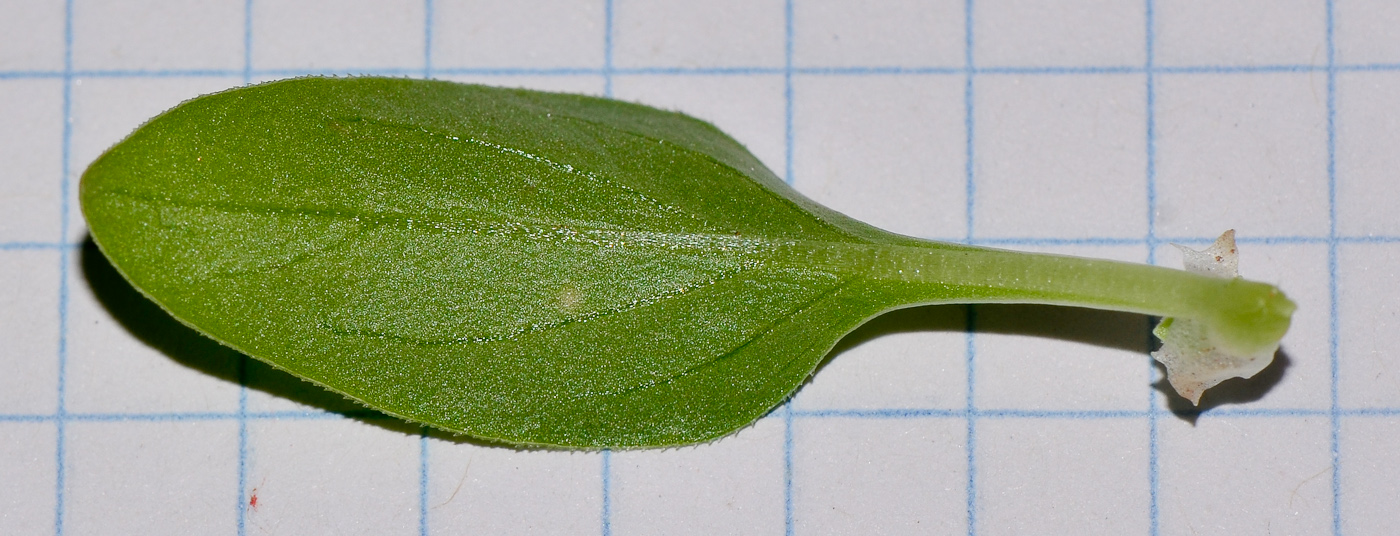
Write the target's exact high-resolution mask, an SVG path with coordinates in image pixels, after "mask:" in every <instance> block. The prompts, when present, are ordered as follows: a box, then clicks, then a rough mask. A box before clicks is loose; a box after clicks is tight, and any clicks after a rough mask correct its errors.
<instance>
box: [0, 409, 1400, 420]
mask: <svg viewBox="0 0 1400 536" xmlns="http://www.w3.org/2000/svg"><path fill="white" fill-rule="evenodd" d="M774 411H775V413H773V414H770V415H769V417H773V418H785V416H784V415H783V413H782V412H783V411H785V410H782V409H777V410H774ZM1151 413H1152V414H1156V415H1157V416H1159V417H1171V416H1177V417H1188V416H1189V417H1195V418H1197V419H1216V418H1219V419H1240V418H1250V419H1254V418H1259V419H1283V418H1298V417H1329V416H1331V415H1332V413H1333V412H1332V410H1331V409H1330V407H1329V408H1313V409H1309V408H1249V407H1215V408H1211V409H1207V410H1199V411H1183V412H1176V411H1172V410H1167V409H1154V410H1153V411H1152V412H1151ZM968 414H969V413H968V411H967V410H966V409H952V408H879V409H858V408H851V409H840V408H837V409H810V410H792V418H793V419H794V420H796V419H827V418H831V419H963V418H967V416H968ZM972 414H973V415H975V416H976V417H977V418H979V419H982V418H988V419H998V418H1018V419H1056V420H1066V419H1068V420H1096V419H1120V418H1129V417H1136V418H1144V417H1147V416H1148V415H1149V412H1147V411H1143V410H1112V409H1104V410H1074V409H1065V410H1026V409H1011V408H1003V409H977V410H976V411H975V412H973V413H972ZM1336 414H1337V415H1338V416H1341V417H1348V418H1349V417H1395V416H1400V407H1374V408H1351V409H1348V408H1338V409H1337V410H1336ZM239 418H240V415H239V413H238V412H237V411H222V412H221V411H190V412H178V411H177V412H147V413H137V412H132V413H101V412H92V413H73V412H69V413H65V414H64V415H63V416H61V417H60V416H58V415H57V414H51V413H10V414H0V422H57V421H59V420H62V421H65V422H196V421H221V420H223V421H226V420H237V419H239ZM242 418H246V419H248V420H250V421H261V420H273V421H276V420H307V421H319V420H343V419H355V420H368V421H399V420H400V419H398V418H397V417H391V416H389V415H385V414H382V413H378V412H375V411H373V410H359V411H354V412H344V413H341V412H333V411H296V410H290V411H250V412H247V413H246V414H244V415H242Z"/></svg>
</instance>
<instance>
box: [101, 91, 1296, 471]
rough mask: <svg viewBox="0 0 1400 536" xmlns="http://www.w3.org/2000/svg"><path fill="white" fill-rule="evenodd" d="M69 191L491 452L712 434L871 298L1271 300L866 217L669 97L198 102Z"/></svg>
mask: <svg viewBox="0 0 1400 536" xmlns="http://www.w3.org/2000/svg"><path fill="white" fill-rule="evenodd" d="M80 196H81V202H82V207H83V211H84V214H85V215H86V216H87V219H88V224H89V227H90V229H91V233H92V236H93V239H94V240H95V241H96V242H97V244H98V245H99V246H100V247H101V249H102V251H103V252H104V253H105V254H106V255H107V256H108V257H109V258H110V259H111V261H112V263H113V265H114V266H115V267H116V268H117V270H119V271H120V272H121V273H122V274H123V275H124V276H125V277H126V278H127V279H128V280H130V281H131V283H132V284H133V285H134V286H135V287H136V288H137V289H139V290H140V291H141V292H143V293H144V294H146V295H147V296H148V297H150V298H151V299H152V300H154V301H155V302H156V303H158V304H160V305H161V306H162V307H163V308H165V309H166V310H167V311H169V312H170V314H171V315H173V316H174V317H175V318H177V319H179V320H180V321H182V322H184V323H186V324H188V325H190V326H191V327H193V328H195V329H197V330H199V331H201V332H203V333H204V334H206V335H208V336H210V337H212V338H214V339H215V340H218V341H219V342H221V343H223V344H226V345H228V346H230V347H232V348H234V349H236V350H238V351H241V352H244V353H246V354H247V355H249V356H252V357H254V358H257V359H260V360H263V361H266V362H268V363H270V364H272V365H273V366H276V367H278V368H281V369H284V370H287V371H289V372H291V373H292V374H295V375H297V376H299V377H302V378H304V379H307V380H310V381H312V382H315V383H318V384H321V385H323V386H325V387H326V388H329V389H331V390H334V391H337V392H339V393H342V394H344V395H346V396H348V397H350V398H353V399H355V400H358V401H360V402H363V403H364V404H366V405H368V406H370V407H373V408H375V409H378V410H381V411H384V412H386V413H389V414H392V415H396V416H399V417H402V418H405V419H409V420H413V421H417V422H422V423H426V424H429V425H432V426H436V427H439V428H443V429H446V430H451V431H456V432H460V433H464V434H468V435H471V436H475V437H478V438H485V439H491V440H498V441H503V442H507V443H512V444H521V445H548V446H563V447H584V448H596V447H643V446H666V445H680V444H688V443H694V442H700V441H706V440H710V439H714V438H717V437H721V436H724V435H726V434H728V433H731V432H733V431H734V430H736V429H738V428H741V427H743V426H745V425H747V424H748V423H750V422H752V421H753V420H755V419H757V418H758V417H760V416H762V415H763V414H765V413H766V412H768V411H769V410H771V409H772V408H773V407H775V406H776V405H778V404H780V403H782V402H783V401H784V400H785V399H786V398H787V397H789V396H790V395H791V394H792V393H793V391H794V390H795V389H796V388H797V387H798V386H799V385H800V384H801V383H802V381H803V380H804V379H806V378H807V376H808V375H810V374H811V373H812V371H813V370H814V368H815V367H816V365H817V363H818V362H819V361H820V360H821V359H822V358H823V356H824V355H825V354H826V353H827V352H828V351H829V350H830V349H831V348H832V346H833V345H834V344H835V343H836V341H837V340H838V339H840V338H841V337H842V336H843V335H844V334H845V333H847V332H849V331H850V330H852V329H854V328H855V327H856V326H858V325H860V324H861V323H863V322H864V321H866V320H867V319H869V318H871V317H873V316H875V315H878V314H880V313H882V312H884V311H888V310H891V309H894V308H898V307H905V306H911V305H919V304H929V303H970V302H1021V303H1068V304H1076V305H1087V306H1094V307H1102V308H1110V309H1117V310H1125V311H1135V312H1142V313H1150V314H1161V315H1171V316H1178V317H1200V318H1202V319H1203V320H1202V322H1203V323H1204V326H1205V327H1204V328H1203V329H1205V330H1207V331H1210V330H1212V329H1217V328H1218V329H1217V331H1219V335H1220V338H1221V339H1222V340H1226V341H1227V345H1228V344H1237V345H1239V346H1242V347H1249V348H1248V349H1250V350H1253V351H1258V350H1259V349H1260V348H1259V347H1260V345H1262V346H1264V347H1267V346H1268V345H1269V344H1273V345H1274V346H1275V347H1276V346H1277V341H1278V338H1279V337H1281V336H1282V335H1283V331H1286V330H1287V326H1288V316H1289V314H1291V312H1292V303H1291V302H1288V301H1287V298H1284V297H1283V296H1282V294H1281V293H1279V292H1278V291H1277V289H1275V288H1273V287H1271V286H1268V285H1264V284H1260V283H1252V282H1246V281H1243V280H1232V281H1225V280H1220V279H1215V278H1209V277H1203V276H1197V275H1192V274H1187V273H1184V272H1180V271H1175V270H1166V269H1161V268H1154V267H1149V266H1138V265H1128V264H1122V263H1114V262H1108V261H1094V260H1088V259H1076V258H1070V257H1057V256H1050V255H1029V254H1021V253H1012V252H1005V251H999V250H989V249H981V248H972V247H967V246H961V245H954V244H943V243H936V242H929V241H924V240H919V239H914V238H909V237H903V236H899V235H894V234H891V233H887V232H884V231H881V230H878V229H875V228H873V227H870V226H868V225H865V224H862V223H859V222H857V221H854V220H852V219H850V218H847V217H844V216H842V215H840V214H837V213H835V212H833V211H831V210H829V209H826V208H824V207H821V206H820V205H818V204H816V203H814V202H812V201H810V200H808V199H806V198H804V197H802V196H801V195H800V194H798V193H796V192H795V191H793V190H792V189H791V188H789V187H788V186H787V185H786V184H784V183H783V182H782V181H781V180H779V179H778V178H777V177H775V176H774V175H773V174H772V173H771V172H770V171H768V170H767V169H766V168H765V167H764V166H763V165H762V164H760V163H759V162H758V160H757V159H756V158H754V157H753V156H752V155H751V154H749V153H748V152H747V151H746V150H745V149H744V148H743V147H742V146H741V145H740V144H739V143H737V142H735V141H734V140H733V139H731V138H729V137H728V136H726V135H724V134H723V133H721V132H720V131H719V130H717V129H715V128H714V127H712V126H710V125H708V124H706V123H704V122H701V121H698V120H695V119H692V118H689V117H686V116H684V115H681V114H677V113H672V112H665V111H660V110H656V109H653V108H649V107H645V106H640V105H635V104H627V103H622V102H618V101H612V100H606V99H599V98H592V97H584V96H578V95H565V94H551V93H541V92H535V91H526V90H510V89H497V88H488V87H481V86H467V85H460V84H453V83H448V82H436V81H419V80H406V79H385V78H349V79H333V78H302V79H296V80H286V81H280V82H273V83H268V84H263V85H258V86H251V87H245V88H239V89H233V90H229V91H225V92H222V93H217V94H213V95H208V96H204V97H200V98H197V99H194V100H191V101H188V102H186V103H184V104H181V105H180V106H178V107H176V108H175V109H173V110H170V111H168V112H166V113H164V114H162V115H160V116H158V117H156V118H155V119H152V120H151V121H150V122H149V123H147V124H146V125H144V126H142V127H141V128H140V129H138V130H137V131H136V132H135V133H133V134H132V135H131V136H130V137H128V138H127V139H126V140H124V141H122V142H121V143H119V144H118V145H116V146H115V147H113V148H112V149H110V150H109V151H107V152H106V153H105V154H103V155H102V156H101V157H100V158H99V159H98V160H97V161H96V162H94V163H93V164H92V166H91V167H90V168H89V169H88V171H87V172H86V173H85V174H84V176H83V180H82V185H81V193H80ZM1227 285H1234V287H1232V288H1226V287H1227ZM1231 293H1233V294H1231ZM1221 296H1225V297H1226V298H1225V299H1224V300H1225V301H1223V302H1222V301H1221V300H1222V298H1221ZM1243 302H1247V304H1246V305H1240V303H1243ZM1231 307H1233V309H1232V308H1231ZM1241 308H1243V309H1245V311H1244V312H1243V313H1241V312H1240V310H1241ZM1222 311H1224V312H1222ZM1226 313H1229V314H1226ZM1236 313H1239V314H1236ZM1240 314H1244V315H1246V316H1247V317H1248V319H1252V320H1257V322H1252V323H1251V322H1250V321H1243V322H1242V321H1241V320H1240ZM1251 315H1252V316H1251ZM1279 318H1281V319H1282V320H1281V321H1280V320H1279ZM1221 319H1225V320H1221ZM1241 326H1243V327H1241ZM1260 341H1262V342H1260Z"/></svg>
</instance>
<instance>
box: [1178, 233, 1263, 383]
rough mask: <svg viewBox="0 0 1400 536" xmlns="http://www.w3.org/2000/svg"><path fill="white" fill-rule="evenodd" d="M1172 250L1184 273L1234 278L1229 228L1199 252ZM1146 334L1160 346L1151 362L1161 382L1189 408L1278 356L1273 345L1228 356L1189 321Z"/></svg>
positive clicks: (1235, 264) (1236, 265) (1204, 329)
mask: <svg viewBox="0 0 1400 536" xmlns="http://www.w3.org/2000/svg"><path fill="white" fill-rule="evenodd" d="M1172 245H1174V246H1176V248H1177V249H1179V250H1181V254H1182V256H1183V257H1184V262H1185V265H1186V270H1187V271H1190V272H1192V273H1197V274H1202V275H1208V276H1211V277H1217V278H1221V279H1234V278H1237V277H1239V275H1240V274H1239V251H1238V249H1237V248H1236V247H1235V231H1234V230H1233V229H1231V230H1229V231H1225V233H1224V234H1222V235H1220V238H1218V239H1216V241H1215V243H1214V244H1212V245H1211V246H1210V247H1208V248H1206V249H1204V250H1202V251H1196V250H1193V249H1190V248H1187V247H1185V246H1181V245H1177V244H1172ZM1152 333H1153V334H1154V335H1156V336H1157V338H1159V339H1161V340H1162V347H1161V348H1160V349H1159V350H1157V351H1155V352H1153V353H1152V357H1153V358H1155V359H1156V360H1157V361H1160V362H1161V363H1162V365H1164V366H1166V367H1167V381H1168V382H1170V383H1171V385H1172V388H1173V389H1176V392H1177V393H1179V394H1180V395H1181V396H1183V397H1185V398H1186V399H1187V400H1190V401H1191V403H1192V404H1199V403H1200V401H1201V393H1203V392H1204V391H1205V390H1206V389H1210V388H1211V387H1215V386H1216V385H1218V384H1219V383H1220V382H1222V381H1225V380H1228V379H1230V378H1249V377H1252V376H1254V375H1255V374H1258V373H1259V371H1261V370H1264V368H1265V367H1267V366H1269V363H1271V362H1273V359H1274V353H1275V352H1277V351H1278V343H1277V342H1275V343H1274V344H1273V345H1271V346H1270V345H1265V346H1263V347H1261V348H1258V349H1256V350H1254V351H1252V352H1238V351H1231V350H1230V349H1229V348H1228V347H1225V346H1224V345H1222V344H1221V343H1220V341H1219V340H1218V337H1216V336H1214V334H1213V333H1212V332H1211V330H1210V327H1209V326H1207V325H1206V324H1204V323H1202V322H1201V321H1199V320H1196V319H1193V318H1165V319H1163V320H1162V323H1161V324H1158V325H1157V329H1154V330H1153V331H1152Z"/></svg>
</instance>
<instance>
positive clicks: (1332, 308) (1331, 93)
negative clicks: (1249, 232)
mask: <svg viewBox="0 0 1400 536" xmlns="http://www.w3.org/2000/svg"><path fill="white" fill-rule="evenodd" d="M1333 7H1334V5H1333V0H1327V2H1326V5H1325V9H1326V12H1327V13H1326V21H1327V237H1328V238H1329V241H1328V243H1327V289H1328V292H1327V293H1328V326H1327V329H1328V337H1327V339H1328V340H1327V352H1328V361H1329V366H1330V367H1331V371H1330V372H1331V378H1330V379H1329V381H1330V382H1331V384H1330V386H1329V390H1330V393H1329V396H1330V398H1331V400H1330V404H1331V416H1330V420H1331V422H1330V423H1329V424H1330V425H1331V430H1330V438H1329V439H1330V443H1331V444H1330V450H1331V452H1330V454H1331V457H1332V534H1334V535H1337V536H1340V535H1341V533H1342V487H1341V480H1342V477H1341V465H1342V452H1341V438H1340V434H1341V415H1340V414H1339V412H1338V404H1337V387H1338V362H1337V358H1338V353H1337V345H1338V341H1337V333H1338V329H1337V328H1338V320H1337V240H1336V238H1337V70H1336V64H1337V61H1336V60H1337V49H1336V40H1335V31H1336V24H1335V22H1336V21H1335V20H1334V18H1333Z"/></svg>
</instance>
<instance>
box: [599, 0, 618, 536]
mask: <svg viewBox="0 0 1400 536" xmlns="http://www.w3.org/2000/svg"><path fill="white" fill-rule="evenodd" d="M613 1H614V0H603V72H602V73H601V74H602V75H603V96H605V97H608V98H611V97H612V96H613V71H614V68H613V21H614V18H615V16H616V14H615V12H614V5H613ZM601 457H602V467H601V468H600V470H599V472H600V473H601V475H600V478H599V480H600V481H601V482H600V484H601V486H602V488H603V489H602V495H603V497H602V505H601V510H602V511H601V512H599V518H600V522H601V524H600V527H599V532H600V533H602V536H612V451H610V450H608V449H603V452H602V456H601Z"/></svg>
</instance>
